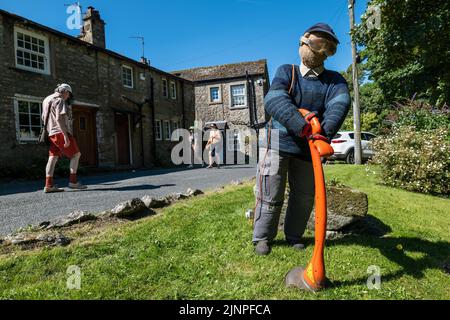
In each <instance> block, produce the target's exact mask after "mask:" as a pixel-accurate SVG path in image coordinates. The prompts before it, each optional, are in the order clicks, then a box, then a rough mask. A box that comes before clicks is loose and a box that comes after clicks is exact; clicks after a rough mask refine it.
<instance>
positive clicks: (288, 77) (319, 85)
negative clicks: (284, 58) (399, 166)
mask: <svg viewBox="0 0 450 320" xmlns="http://www.w3.org/2000/svg"><path fill="white" fill-rule="evenodd" d="M295 72H296V75H295V80H296V81H295V82H294V86H293V90H292V92H291V95H289V93H288V91H289V88H290V86H291V81H292V65H288V64H286V65H282V66H281V67H279V68H278V70H277V73H276V75H275V78H274V79H273V81H272V85H271V87H270V90H269V92H268V93H267V95H266V97H265V98H264V106H265V109H266V111H267V113H268V114H269V115H270V116H271V117H272V121H271V122H269V123H268V126H269V125H270V124H271V123H272V124H271V125H272V129H279V131H278V132H279V146H276V143H273V141H274V140H273V137H274V135H272V148H276V149H278V150H279V151H280V152H285V153H289V154H296V155H301V156H304V157H306V158H310V151H309V146H308V143H307V140H306V139H305V138H300V134H301V132H302V130H303V127H304V126H305V125H306V121H305V120H304V119H303V117H302V116H301V115H300V113H299V112H298V111H297V110H298V109H299V108H303V109H307V110H309V111H316V112H317V114H318V118H319V121H320V123H321V127H322V134H323V135H324V136H325V137H327V138H328V139H330V140H331V139H332V138H333V137H334V135H335V134H336V133H337V131H338V130H339V128H340V127H341V125H342V123H343V122H344V120H345V117H346V116H347V113H348V111H349V109H350V101H351V99H350V94H349V90H348V85H347V82H346V81H345V79H344V77H342V75H341V74H339V73H338V72H335V71H330V70H326V69H325V70H324V71H323V72H322V73H321V74H320V75H319V76H318V77H314V78H310V77H308V78H303V77H302V75H301V73H300V70H299V67H298V66H296V67H295ZM264 145H265V144H264V143H263V146H264Z"/></svg>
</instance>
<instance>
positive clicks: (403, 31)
mask: <svg viewBox="0 0 450 320" xmlns="http://www.w3.org/2000/svg"><path fill="white" fill-rule="evenodd" d="M374 7H378V8H379V9H380V11H379V12H380V18H381V20H380V22H381V23H380V25H379V28H378V26H374V24H373V23H372V21H373V19H374V17H373V15H369V14H368V12H370V11H371V10H368V11H367V12H366V14H365V15H364V16H363V17H362V23H361V24H360V26H359V27H358V28H357V30H356V31H355V36H356V38H357V41H358V44H359V45H361V46H363V47H364V50H363V52H362V53H363V56H364V57H365V60H364V66H363V69H364V70H367V71H368V76H369V79H371V80H373V81H374V82H375V83H376V85H377V86H378V87H379V89H380V91H381V93H382V96H383V97H384V99H385V101H388V102H389V103H393V102H394V101H403V100H405V99H408V98H412V97H413V96H414V97H415V98H416V99H417V98H419V99H424V100H427V101H428V102H430V103H431V104H435V105H437V106H442V105H444V104H445V103H447V104H448V103H450V41H449V34H450V1H448V0H434V1H429V0H390V1H385V0H371V1H370V2H369V4H368V8H374ZM372 12H373V11H372ZM375 12H376V11H375ZM372 89H373V88H372Z"/></svg>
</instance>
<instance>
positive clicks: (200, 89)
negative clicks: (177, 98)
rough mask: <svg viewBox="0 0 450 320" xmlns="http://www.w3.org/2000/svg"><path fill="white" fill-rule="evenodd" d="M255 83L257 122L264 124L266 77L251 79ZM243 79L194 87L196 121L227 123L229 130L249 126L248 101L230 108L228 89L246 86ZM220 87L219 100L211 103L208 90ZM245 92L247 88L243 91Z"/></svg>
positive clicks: (199, 84)
mask: <svg viewBox="0 0 450 320" xmlns="http://www.w3.org/2000/svg"><path fill="white" fill-rule="evenodd" d="M253 81H254V82H255V93H256V107H257V114H258V122H265V121H266V119H267V117H266V113H265V111H264V96H265V94H266V93H267V90H268V85H267V83H268V79H267V77H266V76H257V77H254V78H253ZM246 82H247V81H246V79H245V77H244V78H242V79H240V80H217V81H209V82H207V83H197V84H196V86H195V111H196V119H197V120H201V121H203V122H209V121H227V122H228V123H229V126H230V128H246V127H247V126H248V125H249V124H250V115H249V108H248V105H249V101H248V96H247V97H246V100H247V103H246V105H245V106H242V107H231V92H230V88H231V86H233V85H239V84H243V85H246ZM259 83H260V84H259ZM211 87H220V93H221V94H220V96H221V100H220V101H219V102H211V99H210V88H211ZM245 92H247V87H246V89H245Z"/></svg>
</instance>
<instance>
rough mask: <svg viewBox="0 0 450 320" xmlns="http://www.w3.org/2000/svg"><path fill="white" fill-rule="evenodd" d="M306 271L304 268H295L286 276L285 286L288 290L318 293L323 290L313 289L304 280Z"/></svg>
mask: <svg viewBox="0 0 450 320" xmlns="http://www.w3.org/2000/svg"><path fill="white" fill-rule="evenodd" d="M304 273H305V269H303V268H302V267H295V268H294V269H292V270H291V271H289V272H288V273H287V274H286V277H285V284H286V287H288V288H298V289H300V290H305V291H310V292H317V291H319V290H320V289H321V288H313V287H311V286H310V285H309V284H308V283H307V282H306V280H305V278H304Z"/></svg>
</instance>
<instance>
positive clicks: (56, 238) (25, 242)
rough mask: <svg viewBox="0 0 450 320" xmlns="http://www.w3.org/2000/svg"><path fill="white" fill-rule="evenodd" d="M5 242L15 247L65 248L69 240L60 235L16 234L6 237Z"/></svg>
mask: <svg viewBox="0 0 450 320" xmlns="http://www.w3.org/2000/svg"><path fill="white" fill-rule="evenodd" d="M5 240H6V241H5V242H6V243H9V244H12V245H17V246H29V245H47V246H65V245H68V244H69V243H70V239H69V238H68V237H66V236H65V235H63V234H60V233H41V234H36V233H26V232H23V233H18V234H13V235H8V236H6V238H5Z"/></svg>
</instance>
